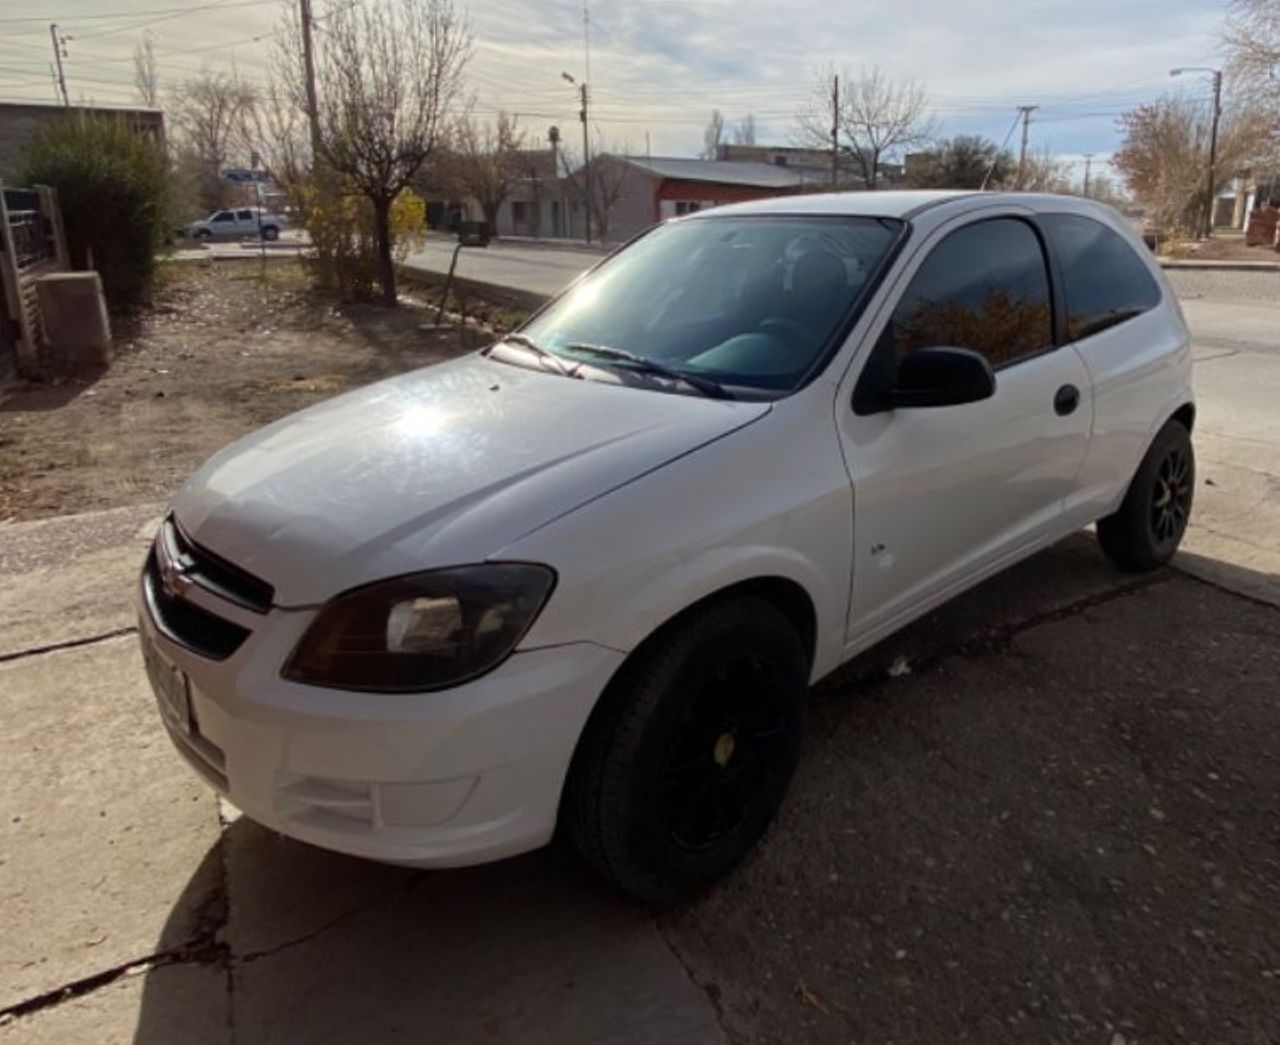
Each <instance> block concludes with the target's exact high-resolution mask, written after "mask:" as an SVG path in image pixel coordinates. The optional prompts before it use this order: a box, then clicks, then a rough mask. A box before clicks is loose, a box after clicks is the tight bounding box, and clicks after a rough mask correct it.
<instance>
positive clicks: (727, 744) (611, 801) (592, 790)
mask: <svg viewBox="0 0 1280 1045" xmlns="http://www.w3.org/2000/svg"><path fill="white" fill-rule="evenodd" d="M807 689H808V658H807V656H806V653H805V650H804V647H803V645H802V643H801V641H800V638H799V636H798V635H797V634H796V631H795V629H794V628H793V627H792V625H791V623H790V621H788V620H787V618H786V617H785V616H784V615H783V614H782V613H781V612H780V611H779V610H778V609H777V608H776V607H774V606H773V605H772V604H771V603H768V602H766V601H764V600H762V599H758V598H754V597H746V598H739V599H733V600H731V601H730V600H726V601H722V602H716V603H712V604H710V605H708V606H706V607H703V608H701V609H698V610H696V611H694V613H693V614H691V615H690V616H689V617H687V618H685V619H684V620H682V621H680V622H679V623H678V624H676V625H674V626H673V627H672V628H671V629H670V630H669V631H668V632H667V633H664V634H660V635H658V636H657V637H656V638H655V639H654V640H652V641H651V643H650V644H649V646H648V647H647V648H645V649H642V650H641V651H640V652H639V653H638V654H637V656H636V657H635V659H634V660H633V661H632V662H630V663H628V664H627V665H626V667H624V669H623V671H622V672H621V673H620V675H619V677H618V678H617V679H616V680H615V681H614V683H612V684H611V685H610V688H609V690H608V691H607V692H606V693H605V695H604V696H603V697H602V698H601V705H600V707H599V708H597V710H596V712H595V713H594V714H593V715H592V718H591V721H590V722H589V723H588V725H587V729H586V731H585V732H584V734H583V737H582V740H581V742H580V743H579V746H578V751H577V753H576V754H575V756H574V761H573V765H572V767H571V768H570V775H569V780H568V783H567V784H566V791H565V805H564V819H565V822H566V825H567V828H568V832H569V835H570V837H571V838H572V840H573V842H574V844H575V846H576V847H577V849H578V851H579V852H580V853H581V854H582V856H583V857H584V858H585V860H586V861H587V863H589V864H590V865H592V866H593V867H594V868H595V869H596V870H598V871H599V872H600V873H602V874H603V875H604V876H605V877H607V878H609V879H610V880H612V881H613V882H614V883H615V884H616V885H617V886H618V887H619V888H621V889H622V890H624V891H625V892H628V893H630V894H631V895H632V896H635V897H637V898H639V899H641V900H644V901H647V902H650V903H658V904H669V903H675V902H678V901H680V900H684V899H687V898H688V897H690V896H692V895H695V894H696V893H698V892H699V891H701V890H702V889H705V888H706V887H707V886H709V885H710V884H711V883H713V882H714V881H716V880H717V879H718V878H720V877H721V876H723V875H724V874H725V873H727V872H728V871H729V870H730V869H731V868H733V867H734V866H735V865H736V864H738V863H739V862H740V861H741V860H742V858H743V857H745V856H746V854H747V853H748V852H749V851H750V850H751V848H752V847H753V846H754V845H755V844H756V842H757V841H758V840H759V839H760V837H761V835H763V834H764V832H765V829H766V828H767V827H768V826H769V823H770V822H771V821H772V820H773V817H774V815H775V813H776V812H777V810H778V807H779V805H780V804H781V802H782V798H783V795H784V794H785V793H786V790H787V786H788V784H789V783H790V781H791V777H792V774H793V773H794V771H795V766H796V761H797V759H798V758H799V753H800V742H801V738H802V737H803V735H804V723H805V701H806V695H807Z"/></svg>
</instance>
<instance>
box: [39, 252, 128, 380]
mask: <svg viewBox="0 0 1280 1045" xmlns="http://www.w3.org/2000/svg"><path fill="white" fill-rule="evenodd" d="M36 303H37V305H38V306H39V309H40V325H41V328H42V329H43V331H44V343H45V347H46V349H47V350H48V352H49V355H50V357H51V360H50V361H51V362H52V363H53V364H54V365H55V366H57V367H59V368H64V369H66V370H77V369H79V368H80V367H83V366H93V365H96V366H105V365H106V364H107V363H110V362H111V324H110V322H109V321H108V319H107V304H106V300H105V299H104V298H103V296H102V280H101V279H100V278H99V277H98V274H97V273H96V272H53V273H50V274H49V275H47V276H41V277H39V278H38V279H37V280H36Z"/></svg>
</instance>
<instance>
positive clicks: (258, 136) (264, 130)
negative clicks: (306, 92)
mask: <svg viewBox="0 0 1280 1045" xmlns="http://www.w3.org/2000/svg"><path fill="white" fill-rule="evenodd" d="M243 125H244V137H245V139H246V144H248V145H250V146H251V148H252V151H255V152H257V153H258V154H259V156H260V157H261V159H262V164H263V167H264V168H265V169H266V170H267V172H268V173H269V174H270V175H271V177H272V178H274V179H275V181H276V182H278V183H279V184H280V185H282V186H283V187H284V188H286V189H291V188H293V187H294V186H296V185H297V184H298V183H299V181H300V180H301V179H302V178H303V177H304V175H305V173H306V169H307V163H308V160H309V158H310V156H309V151H308V150H309V144H308V141H307V123H306V113H305V112H303V111H302V110H301V109H299V108H298V107H297V106H296V105H294V104H293V99H292V98H291V97H290V96H289V94H288V93H287V92H286V91H285V90H284V89H283V88H282V87H281V85H280V84H279V83H277V82H276V81H274V80H272V81H271V82H270V83H269V84H268V85H267V87H266V89H265V90H263V91H262V92H260V94H259V96H258V99H257V104H255V105H254V106H253V107H252V108H251V109H249V110H248V112H247V113H246V114H245V118H244V120H243Z"/></svg>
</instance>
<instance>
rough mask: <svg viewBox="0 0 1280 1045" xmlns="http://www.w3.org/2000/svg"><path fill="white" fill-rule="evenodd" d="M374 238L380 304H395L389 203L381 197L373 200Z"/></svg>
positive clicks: (394, 269) (394, 272)
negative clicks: (380, 295)
mask: <svg viewBox="0 0 1280 1045" xmlns="http://www.w3.org/2000/svg"><path fill="white" fill-rule="evenodd" d="M373 227H374V238H375V240H376V241H377V243H376V246H377V250H378V283H379V284H380V285H381V286H382V303H383V304H384V305H394V304H395V303H396V266H395V261H394V260H393V259H392V257H391V201H390V200H389V199H386V198H383V197H375V198H374V200H373Z"/></svg>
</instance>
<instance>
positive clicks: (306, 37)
mask: <svg viewBox="0 0 1280 1045" xmlns="http://www.w3.org/2000/svg"><path fill="white" fill-rule="evenodd" d="M299 3H300V4H301V15H302V66H303V75H304V77H305V79H306V89H307V123H308V124H310V126H311V167H312V170H314V169H315V167H316V165H317V164H318V163H319V162H320V151H321V150H320V106H319V103H318V102H317V101H316V63H315V55H314V53H313V51H312V48H311V22H312V18H311V0H299Z"/></svg>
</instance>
